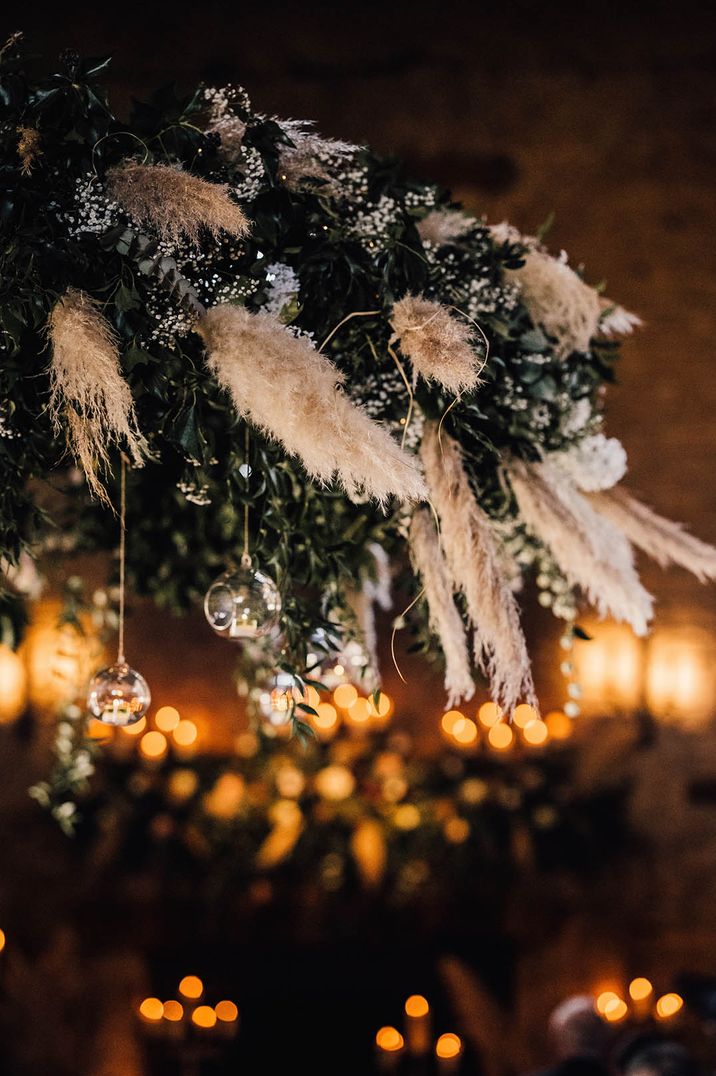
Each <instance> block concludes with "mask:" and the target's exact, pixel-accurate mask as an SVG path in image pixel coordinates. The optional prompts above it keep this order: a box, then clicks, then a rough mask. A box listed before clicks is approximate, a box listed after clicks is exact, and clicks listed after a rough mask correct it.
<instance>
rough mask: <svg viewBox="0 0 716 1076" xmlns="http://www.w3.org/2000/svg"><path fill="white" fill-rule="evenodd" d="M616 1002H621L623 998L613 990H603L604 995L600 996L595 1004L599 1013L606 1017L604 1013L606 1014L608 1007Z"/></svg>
mask: <svg viewBox="0 0 716 1076" xmlns="http://www.w3.org/2000/svg"><path fill="white" fill-rule="evenodd" d="M614 1001H621V998H620V997H619V995H618V994H615V993H614V991H613V990H603V991H602V993H601V994H599V995H598V997H597V999H596V1001H595V1002H594V1006H595V1008H596V1010H597V1012H598V1013H601V1014H602V1016H604V1013H605V1012H606V1010H607V1007H608V1006H609V1005H610V1004H611V1003H612V1002H614Z"/></svg>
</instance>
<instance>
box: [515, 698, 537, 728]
mask: <svg viewBox="0 0 716 1076" xmlns="http://www.w3.org/2000/svg"><path fill="white" fill-rule="evenodd" d="M538 719H539V714H538V713H537V711H536V710H535V708H534V706H530V705H529V704H528V703H526V702H523V703H520V705H519V706H515V709H514V711H513V714H512V723H513V725H516V726H517V728H518V729H526V728H527V726H528V725H529V724H530V722H531V721H537V720H538Z"/></svg>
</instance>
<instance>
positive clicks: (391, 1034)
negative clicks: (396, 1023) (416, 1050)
mask: <svg viewBox="0 0 716 1076" xmlns="http://www.w3.org/2000/svg"><path fill="white" fill-rule="evenodd" d="M375 1044H376V1046H377V1047H378V1049H379V1050H386V1051H387V1052H388V1053H394V1052H395V1051H396V1050H402V1049H403V1036H402V1035H401V1034H400V1032H399V1031H398V1029H397V1028H395V1027H382V1028H381V1029H380V1031H379V1032H378V1034H377V1035H376V1036H375Z"/></svg>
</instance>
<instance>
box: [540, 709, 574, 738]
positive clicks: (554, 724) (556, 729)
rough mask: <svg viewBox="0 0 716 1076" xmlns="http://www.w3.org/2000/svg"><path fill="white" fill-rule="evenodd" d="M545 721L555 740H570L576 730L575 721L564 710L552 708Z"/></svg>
mask: <svg viewBox="0 0 716 1076" xmlns="http://www.w3.org/2000/svg"><path fill="white" fill-rule="evenodd" d="M544 723H545V725H546V726H547V730H548V732H549V734H550V736H551V737H552V739H553V740H568V739H569V737H570V736H571V735H572V733H573V732H574V722H573V721H572V719H571V718H569V717H567V715H566V714H565V713H564V712H563V711H562V710H551V711H550V712H549V713H548V714H547V716H546V717H545V719H544Z"/></svg>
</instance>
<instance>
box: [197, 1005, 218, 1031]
mask: <svg viewBox="0 0 716 1076" xmlns="http://www.w3.org/2000/svg"><path fill="white" fill-rule="evenodd" d="M191 1018H192V1020H193V1022H194V1023H195V1024H196V1026H197V1027H214V1026H215V1025H216V1013H215V1012H214V1010H213V1009H212V1007H211V1005H197V1007H196V1008H195V1009H194V1012H193V1013H192V1014H191Z"/></svg>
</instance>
